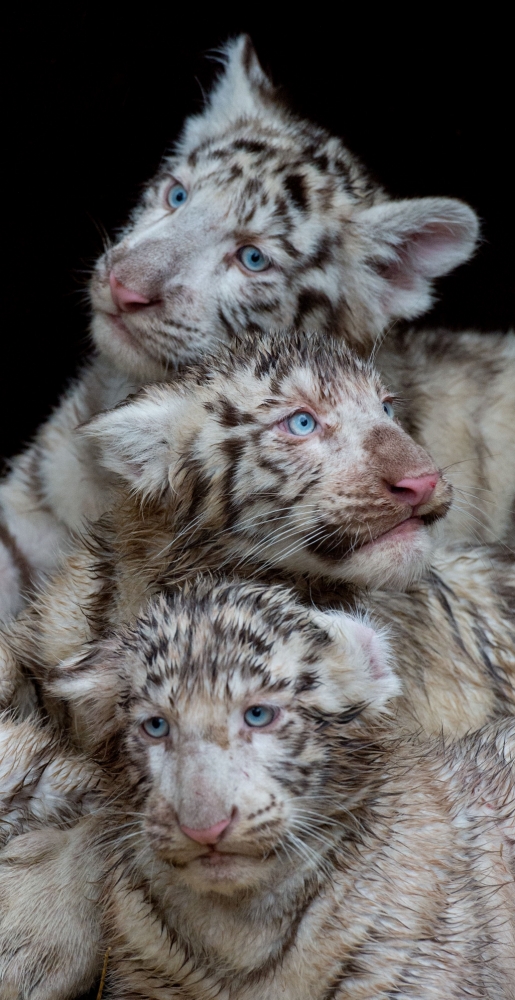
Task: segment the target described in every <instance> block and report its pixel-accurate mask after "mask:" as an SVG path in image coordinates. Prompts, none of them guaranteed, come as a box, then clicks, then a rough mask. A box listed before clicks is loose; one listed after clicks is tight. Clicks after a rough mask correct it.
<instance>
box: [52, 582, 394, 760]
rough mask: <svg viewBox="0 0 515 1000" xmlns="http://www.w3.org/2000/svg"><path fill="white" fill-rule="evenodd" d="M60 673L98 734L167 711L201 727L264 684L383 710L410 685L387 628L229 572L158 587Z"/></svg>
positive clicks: (278, 694) (328, 710)
mask: <svg viewBox="0 0 515 1000" xmlns="http://www.w3.org/2000/svg"><path fill="white" fill-rule="evenodd" d="M51 685H52V686H53V690H54V693H55V694H56V695H58V696H59V697H61V698H64V699H65V700H67V701H68V703H69V705H70V707H71V708H72V707H73V705H74V704H75V707H76V710H77V713H78V715H79V716H80V721H81V724H84V722H85V720H86V721H87V728H88V733H89V735H88V739H89V740H93V742H95V740H96V739H97V738H98V739H102V738H103V737H104V735H105V732H106V730H105V729H104V726H105V725H107V728H108V729H109V728H110V727H111V726H113V725H114V727H115V729H116V728H117V727H118V725H119V723H120V721H121V719H123V718H124V719H126V720H127V722H129V724H131V723H130V720H135V719H136V720H137V719H140V717H141V718H144V717H145V716H152V715H156V714H158V713H163V714H166V716H167V717H168V718H169V719H171V720H174V721H175V723H176V724H177V725H178V726H179V728H180V729H181V730H182V731H186V730H188V729H190V728H193V730H194V731H196V732H197V733H200V732H201V731H202V729H203V728H206V727H207V728H209V726H210V725H211V724H212V723H213V722H214V721H215V720H218V721H219V722H220V723H222V724H225V723H226V722H227V719H228V718H229V716H230V714H231V711H232V710H233V708H235V707H236V709H238V710H241V708H242V707H246V706H247V704H253V703H254V701H255V699H256V697H257V696H258V698H259V699H264V700H266V701H271V702H273V703H274V704H277V705H283V706H285V707H286V706H290V707H292V708H293V707H294V706H295V705H297V704H300V705H304V706H310V707H311V708H312V709H313V711H316V712H318V713H319V714H320V713H322V714H323V715H326V714H327V715H332V714H334V713H336V714H339V713H340V714H341V712H346V711H348V710H349V709H351V708H353V707H354V708H356V710H357V711H358V714H359V713H361V712H362V711H364V712H365V715H366V714H367V713H368V714H372V715H374V714H375V713H377V712H381V711H382V710H383V709H384V706H385V704H386V703H387V702H388V701H389V699H390V698H391V697H393V696H394V695H396V694H398V692H399V690H400V685H399V681H398V679H397V676H396V675H395V673H394V671H393V669H392V667H391V664H390V649H389V644H388V638H387V636H386V635H385V633H384V630H377V629H375V628H373V626H372V625H371V623H369V622H368V621H367V620H365V619H364V618H363V617H362V616H359V615H350V614H348V613H346V612H344V611H338V610H335V611H327V612H320V611H315V610H313V609H310V608H305V607H303V606H302V605H301V604H300V602H299V601H297V600H296V599H295V597H294V595H293V592H292V591H291V590H289V589H288V588H286V587H283V586H278V585H276V586H266V585H263V584H258V583H252V582H249V583H245V582H243V581H241V580H237V579H230V578H229V579H227V578H224V577H223V576H221V575H220V574H218V575H216V576H214V577H213V576H212V575H206V576H200V577H197V578H194V579H192V580H190V581H189V582H187V583H185V584H184V586H183V587H182V588H181V589H174V590H173V591H170V592H163V593H161V594H159V595H158V596H157V597H156V598H153V599H152V600H151V601H150V602H149V603H148V605H147V607H146V609H145V611H144V613H143V614H142V615H141V616H140V617H139V618H138V619H137V620H136V621H135V622H134V623H133V624H132V625H131V626H126V627H124V628H122V629H121V630H120V631H119V632H117V634H115V635H114V636H113V637H111V638H109V639H105V640H103V641H102V642H100V643H98V644H96V645H95V646H94V648H93V649H92V650H87V651H85V652H84V653H83V654H81V655H80V656H78V657H76V658H74V659H73V660H72V661H70V663H69V664H64V665H61V666H60V667H59V668H58V669H56V670H55V672H54V679H53V680H52V682H51ZM88 720H89V721H88ZM106 720H107V722H106Z"/></svg>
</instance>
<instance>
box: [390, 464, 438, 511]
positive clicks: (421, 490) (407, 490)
mask: <svg viewBox="0 0 515 1000" xmlns="http://www.w3.org/2000/svg"><path fill="white" fill-rule="evenodd" d="M439 479H440V474H439V473H438V472H433V473H431V475H430V476H417V477H416V479H401V480H400V481H399V482H398V483H395V485H393V486H390V490H391V492H392V493H395V495H396V496H397V497H398V499H399V500H404V501H405V502H406V503H409V504H410V505H411V506H412V507H421V506H422V504H424V503H427V501H428V500H430V499H431V497H432V495H433V493H434V491H435V486H436V484H437V482H438V480H439Z"/></svg>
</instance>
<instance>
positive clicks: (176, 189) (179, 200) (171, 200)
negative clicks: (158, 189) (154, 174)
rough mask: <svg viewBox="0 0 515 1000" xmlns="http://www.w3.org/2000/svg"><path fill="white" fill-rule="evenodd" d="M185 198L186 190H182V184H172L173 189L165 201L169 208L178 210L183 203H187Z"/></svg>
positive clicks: (186, 195)
mask: <svg viewBox="0 0 515 1000" xmlns="http://www.w3.org/2000/svg"><path fill="white" fill-rule="evenodd" d="M187 198H188V192H187V191H186V188H184V187H183V186H182V184H174V185H173V187H171V188H170V190H169V192H168V194H167V197H166V200H167V202H168V204H169V205H170V206H171V208H180V206H181V205H184V202H185V201H187Z"/></svg>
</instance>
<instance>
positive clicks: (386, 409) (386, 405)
mask: <svg viewBox="0 0 515 1000" xmlns="http://www.w3.org/2000/svg"><path fill="white" fill-rule="evenodd" d="M383 410H384V412H385V413H386V416H387V417H390V419H391V420H393V416H394V412H393V406H392V404H391V403H387V402H384V403H383Z"/></svg>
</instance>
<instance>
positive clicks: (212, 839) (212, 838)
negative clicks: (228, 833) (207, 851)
mask: <svg viewBox="0 0 515 1000" xmlns="http://www.w3.org/2000/svg"><path fill="white" fill-rule="evenodd" d="M230 822H231V820H230V819H221V820H220V822H219V823H215V824H214V825H213V826H208V827H207V828H206V829H205V830H192V829H191V827H189V826H181V830H182V832H183V833H185V834H186V836H187V837H189V838H190V840H196V841H197V843H198V844H216V843H217V841H218V840H220V837H221V836H222V833H223V832H224V830H225V829H226V828H227V827H228V826H229V823H230Z"/></svg>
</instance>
